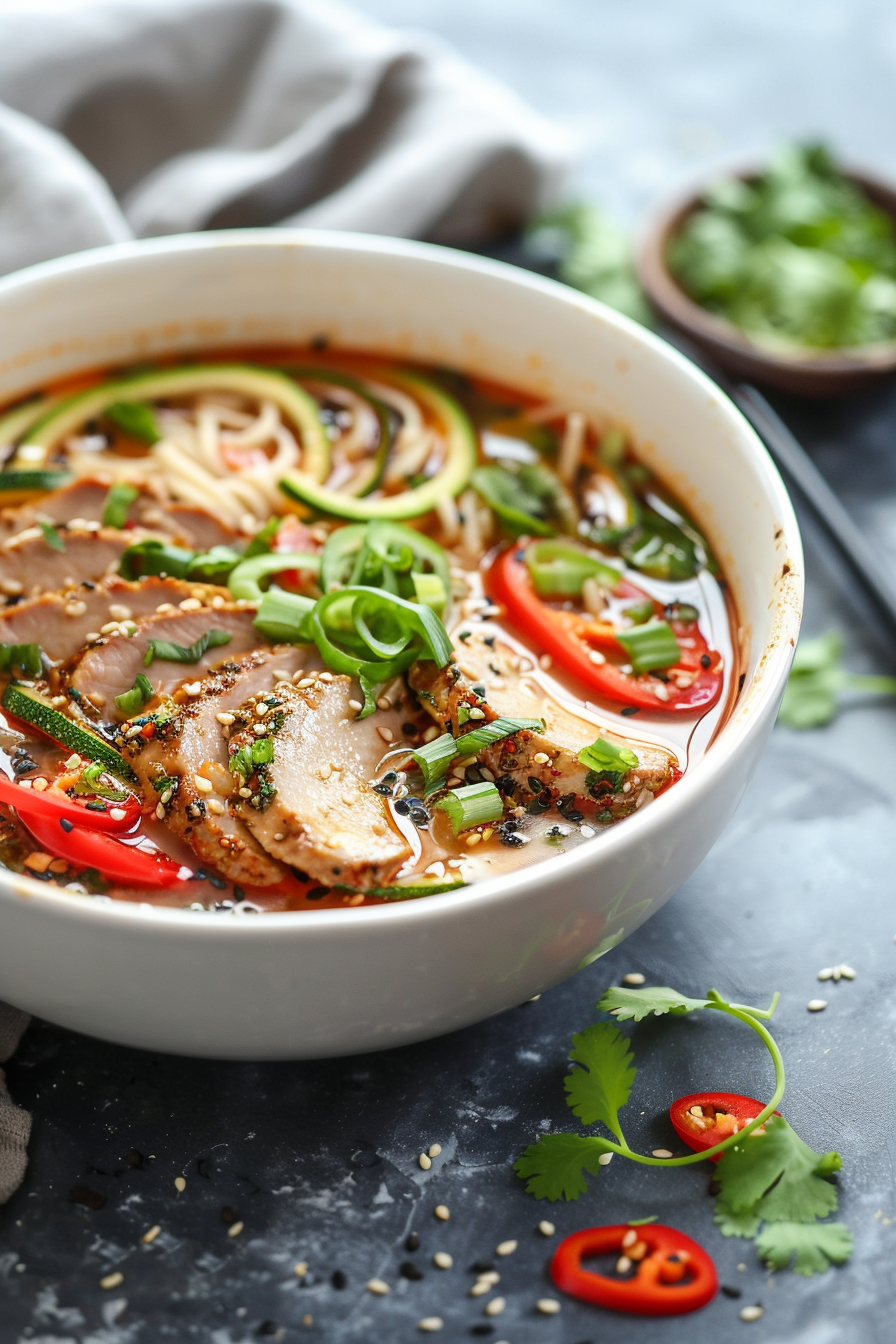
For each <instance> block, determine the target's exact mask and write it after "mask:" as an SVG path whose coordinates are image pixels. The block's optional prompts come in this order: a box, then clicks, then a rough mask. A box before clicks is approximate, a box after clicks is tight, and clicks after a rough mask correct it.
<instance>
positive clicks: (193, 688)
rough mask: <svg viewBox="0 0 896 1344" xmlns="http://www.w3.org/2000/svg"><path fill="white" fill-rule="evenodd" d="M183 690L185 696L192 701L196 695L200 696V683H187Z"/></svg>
mask: <svg viewBox="0 0 896 1344" xmlns="http://www.w3.org/2000/svg"><path fill="white" fill-rule="evenodd" d="M184 690H185V692H186V693H187V695H189V696H190V697H191V698H192V699H194V700H195V698H196V696H197V695H201V694H202V682H201V681H188V682H187V684H186V686H185V687H184Z"/></svg>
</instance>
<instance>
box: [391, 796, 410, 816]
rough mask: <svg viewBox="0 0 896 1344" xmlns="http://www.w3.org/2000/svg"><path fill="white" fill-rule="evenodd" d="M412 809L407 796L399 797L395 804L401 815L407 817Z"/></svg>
mask: <svg viewBox="0 0 896 1344" xmlns="http://www.w3.org/2000/svg"><path fill="white" fill-rule="evenodd" d="M410 810H411V805H410V803H409V802H408V800H407V798H399V799H398V801H397V803H396V804H395V811H396V812H397V813H398V815H399V816H400V817H406V816H407V815H408V813H409V812H410Z"/></svg>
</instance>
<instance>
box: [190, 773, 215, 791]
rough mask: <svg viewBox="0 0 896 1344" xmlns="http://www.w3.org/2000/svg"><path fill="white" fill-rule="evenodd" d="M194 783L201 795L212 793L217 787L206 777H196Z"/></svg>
mask: <svg viewBox="0 0 896 1344" xmlns="http://www.w3.org/2000/svg"><path fill="white" fill-rule="evenodd" d="M193 783H194V784H195V785H196V788H197V789H198V790H199V792H200V793H211V791H212V789H213V788H214V787H215V786H214V784H213V783H212V782H211V780H210V779H206V777H205V775H194V776H193Z"/></svg>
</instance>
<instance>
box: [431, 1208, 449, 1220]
mask: <svg viewBox="0 0 896 1344" xmlns="http://www.w3.org/2000/svg"><path fill="white" fill-rule="evenodd" d="M433 1213H434V1214H435V1216H436V1217H437V1218H439V1219H440V1220H441V1221H442V1222H443V1223H447V1221H448V1219H449V1218H450V1217H451V1210H450V1209H449V1208H448V1205H447V1204H437V1205H436V1206H435V1208H434V1209H433Z"/></svg>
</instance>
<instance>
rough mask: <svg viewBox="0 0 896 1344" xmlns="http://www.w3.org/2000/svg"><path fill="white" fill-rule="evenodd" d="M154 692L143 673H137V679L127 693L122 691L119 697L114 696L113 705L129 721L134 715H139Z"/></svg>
mask: <svg viewBox="0 0 896 1344" xmlns="http://www.w3.org/2000/svg"><path fill="white" fill-rule="evenodd" d="M154 694H155V691H154V690H153V688H152V682H151V681H150V679H149V677H147V675H146V673H145V672H138V673H137V679H136V681H135V682H134V684H133V686H132V687H131V689H130V690H129V691H122V693H121V695H116V697H115V703H116V705H117V706H118V708H119V709H120V710H121V712H122V714H126V715H127V717H128V718H129V719H130V718H132V717H133V716H134V715H135V714H139V713H140V711H141V709H142V708H143V706H144V705H145V704H146V702H147V700H151V699H152V697H153V695H154Z"/></svg>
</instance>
